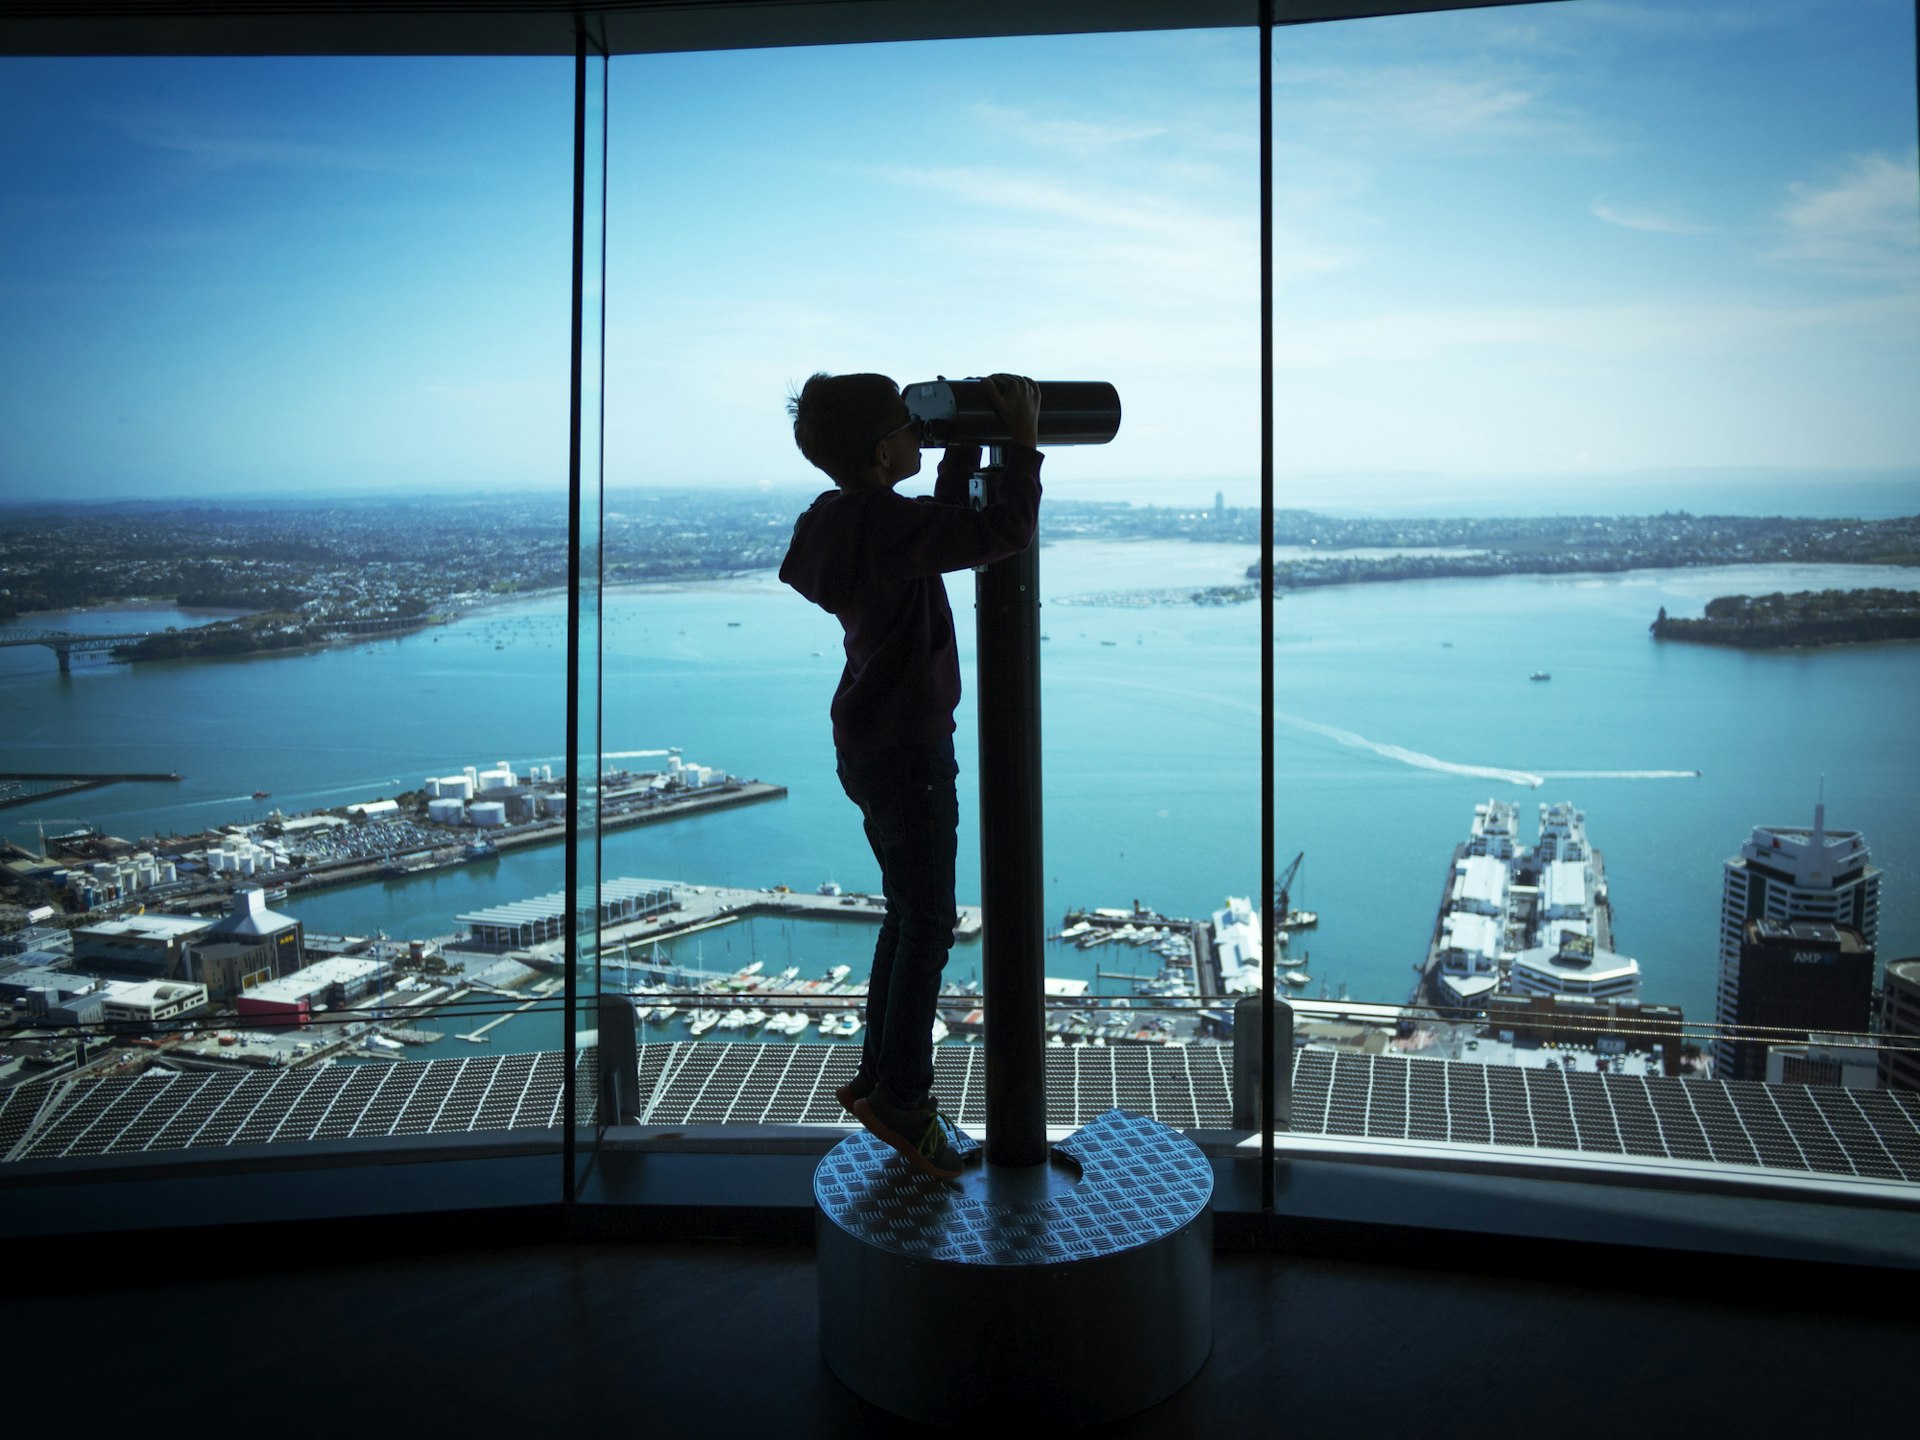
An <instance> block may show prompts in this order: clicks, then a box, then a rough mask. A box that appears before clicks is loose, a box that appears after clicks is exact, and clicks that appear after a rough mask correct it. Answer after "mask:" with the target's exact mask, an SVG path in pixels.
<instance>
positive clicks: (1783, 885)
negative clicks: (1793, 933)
mask: <svg viewBox="0 0 1920 1440" xmlns="http://www.w3.org/2000/svg"><path fill="white" fill-rule="evenodd" d="M1871 859H1872V852H1871V851H1870V850H1868V848H1867V842H1866V839H1865V837H1863V836H1862V835H1861V834H1860V833H1859V832H1858V831H1857V830H1829V829H1827V807H1826V806H1825V805H1815V806H1814V808H1813V827H1812V828H1811V829H1798V828H1795V827H1791V826H1777V825H1767V826H1756V827H1754V831H1753V834H1752V835H1751V836H1749V837H1748V839H1747V842H1746V844H1744V845H1743V846H1741V847H1740V853H1739V854H1738V855H1735V856H1734V857H1733V858H1732V859H1730V860H1728V861H1727V863H1726V869H1725V874H1724V877H1723V880H1722V884H1721V892H1720V983H1719V989H1718V994H1717V997H1716V1006H1715V1009H1716V1014H1715V1019H1716V1020H1717V1021H1718V1022H1719V1025H1720V1028H1721V1033H1720V1036H1719V1038H1717V1039H1716V1040H1715V1041H1714V1044H1713V1073H1714V1074H1715V1075H1716V1076H1719V1077H1720V1078H1722V1079H1733V1078H1752V1079H1760V1078H1763V1075H1764V1057H1761V1065H1762V1070H1761V1072H1760V1073H1757V1074H1754V1075H1752V1076H1750V1077H1749V1076H1740V1077H1736V1076H1735V1062H1736V1056H1735V1042H1734V1041H1733V1040H1732V1039H1731V1038H1730V1037H1729V1034H1728V1027H1730V1026H1734V1025H1738V1024H1742V1023H1746V1024H1761V1023H1766V1022H1762V1021H1758V1020H1746V1021H1744V1022H1743V1021H1742V1019H1741V1018H1740V1017H1741V1012H1742V1009H1743V1007H1742V1003H1741V989H1742V976H1741V958H1740V957H1741V946H1742V944H1743V943H1744V940H1745V936H1746V929H1747V924H1748V922H1749V921H1753V920H1769V921H1772V922H1773V923H1774V924H1776V925H1790V924H1793V923H1794V922H1796V921H1807V922H1810V923H1813V924H1821V925H1833V926H1841V927H1844V928H1846V929H1848V930H1852V931H1854V932H1855V933H1856V934H1857V935H1858V936H1859V937H1860V940H1861V941H1862V942H1863V943H1864V945H1865V946H1866V948H1867V950H1868V952H1869V953H1871V951H1872V950H1873V947H1874V946H1875V944H1876V943H1878V939H1879V930H1880V871H1879V870H1878V869H1877V868H1876V867H1875V866H1873V865H1872V864H1870V863H1869V862H1870V860H1871ZM1871 971H1872V967H1871V961H1869V965H1868V974H1869V977H1871ZM1869 983H1871V982H1870V981H1869ZM1865 1022H1866V1014H1865V1011H1864V1009H1863V1010H1862V1012H1861V1015H1860V1017H1859V1023H1857V1024H1854V1023H1851V1022H1849V1024H1847V1025H1842V1024H1832V1023H1827V1022H1822V1021H1809V1022H1807V1023H1805V1024H1798V1025H1796V1026H1795V1028H1798V1029H1802V1030H1809V1029H1827V1030H1838V1029H1845V1028H1849V1027H1850V1028H1852V1029H1856V1030H1864V1029H1865V1028H1866V1023H1865ZM1750 1058H1751V1057H1750Z"/></svg>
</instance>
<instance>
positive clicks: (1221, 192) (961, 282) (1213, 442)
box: [0, 0, 1920, 513]
mask: <svg viewBox="0 0 1920 1440" xmlns="http://www.w3.org/2000/svg"><path fill="white" fill-rule="evenodd" d="M1912 27H1913V9H1912V7H1911V5H1910V4H1908V3H1906V0H1759V3H1752V4H1738V5H1736V4H1715V3H1708V0H1689V3H1684V4H1658V5H1656V4H1633V3H1612V0H1579V3H1573V4H1550V5H1535V6H1521V7H1512V8H1504V9H1495V10H1484V11H1467V12H1453V13H1448V14H1438V15H1427V16H1408V17H1400V18H1392V19H1378V20H1366V21H1355V22H1346V23H1340V24H1325V25H1311V26H1302V27H1297V28H1291V29H1286V30H1282V31H1281V32H1279V33H1278V35H1277V36H1276V40H1275V47H1274V51H1275V81H1276V100H1275V106H1276V113H1275V146H1276V152H1275V153H1276V171H1275V241H1274V272H1275V280H1276V290H1275V311H1276V346H1275V358H1276V379H1275V414H1276V424H1277V440H1276V461H1277V466H1278V469H1279V472H1280V475H1281V494H1280V503H1282V504H1287V503H1316V504H1329V503H1332V504H1336V505H1337V504H1339V503H1341V502H1342V501H1343V500H1344V501H1345V502H1347V503H1348V504H1349V507H1350V508H1352V507H1359V508H1365V505H1366V503H1367V502H1368V500H1369V499H1372V500H1375V501H1380V500H1381V499H1382V497H1386V498H1387V499H1391V498H1392V497H1397V496H1405V495H1416V494H1421V495H1426V496H1429V497H1431V496H1433V495H1436V494H1447V495H1459V496H1461V497H1463V498H1462V503H1463V504H1465V503H1470V501H1471V498H1472V497H1473V496H1474V495H1476V494H1490V493H1494V492H1503V493H1509V494H1511V493H1516V492H1518V491H1521V490H1528V489H1537V490H1539V491H1542V492H1551V493H1554V494H1577V495H1580V496H1582V497H1588V496H1591V497H1596V499H1595V503H1593V504H1592V505H1590V506H1587V507H1586V508H1592V509H1596V510H1604V509H1605V508H1607V500H1606V497H1607V496H1608V495H1610V494H1611V495H1613V496H1615V497H1616V498H1617V503H1618V504H1619V505H1620V506H1622V507H1626V506H1628V505H1629V501H1628V499H1627V497H1628V496H1629V495H1632V496H1634V497H1638V496H1640V495H1641V494H1643V493H1645V492H1647V491H1648V488H1649V477H1659V476H1668V475H1676V474H1678V475H1690V476H1695V477H1705V481H1706V482H1707V483H1713V482H1715V481H1716V480H1718V481H1723V482H1724V483H1726V484H1729V485H1734V484H1747V483H1751V482H1752V481H1753V479H1754V477H1755V476H1760V477H1762V478H1766V477H1772V478H1773V479H1774V480H1776V481H1783V482H1790V483H1791V484H1793V485H1796V486H1802V487H1811V488H1814V489H1816V490H1817V489H1818V488H1819V487H1821V486H1823V485H1832V486H1835V487H1838V486H1841V485H1843V484H1844V483H1846V482H1847V481H1849V480H1850V479H1857V478H1859V477H1861V476H1863V475H1867V476H1872V477H1877V479H1878V480H1879V481H1881V482H1882V483H1883V484H1886V485H1890V486H1892V487H1893V492H1894V493H1895V494H1896V495H1898V494H1900V493H1901V492H1902V490H1903V489H1908V490H1910V491H1911V494H1912V496H1913V503H1912V504H1911V505H1910V506H1907V507H1905V508H1906V509H1907V511H1908V513H1911V512H1912V511H1915V510H1920V407H1916V406H1915V405H1914V404H1913V403H1912V398H1911V397H1912V393H1913V391H1914V388H1915V377H1916V375H1917V374H1920V365H1917V364H1916V362H1917V361H1920V185H1917V183H1916V169H1917V167H1920V158H1917V155H1916V134H1915V111H1916V107H1915V97H1914V58H1913V31H1912ZM1257 61H1258V45H1257V37H1256V35H1255V34H1254V32H1252V31H1250V30H1235V31H1187V32H1176V33H1162V34H1150V35H1113V36H1080V37H1042V38H1026V39H1019V40H1000V41H968V42H941V43H924V44H905V45H889V46H847V47H831V48H823V49H814V50H770V51H745V52H730V53H719V54H702V55H680V56H628V57H620V58H617V59H616V60H615V61H614V62H613V63H612V65H611V67H610V70H609V73H608V77H607V95H606V103H607V112H606V113H607V121H608V135H609V143H608V147H607V156H606V165H607V177H608V180H607V185H608V203H607V255H606V260H607V283H606V290H605V296H604V300H605V312H606V331H605V339H606V350H605V368H604V387H603V390H602V393H603V394H604V403H605V415H604V421H605V455H604V464H605V474H606V478H607V481H608V483H609V484H610V485H616V486H620V485H629V484H643V485H644V484H663V485H665V484H671V485H684V484H688V483H701V484H713V485H729V486H754V485H758V486H762V487H772V486H782V487H784V486H791V485H805V484H809V483H813V482H814V481H815V480H816V479H817V478H818V477H816V476H815V475H814V474H813V472H811V471H810V470H809V469H808V467H807V466H806V465H805V462H804V461H803V460H802V459H801V458H800V457H799V456H798V454H797V452H795V450H794V449H793V446H792V439H791V433H790V430H789V428H788V422H787V420H786V417H785V412H784V405H783V401H784V398H785V396H786V394H787V392H788V391H789V389H790V388H791V387H793V386H794V385H796V384H797V383H799V382H800V381H802V380H804V379H805V377H806V376H807V375H808V374H810V373H812V372H813V371H815V370H827V371H834V372H838V371H845V370H880V371H883V372H885V373H888V374H891V375H893V376H894V377H895V378H896V379H898V380H900V381H902V382H906V381H911V380H915V379H926V378H931V377H932V376H934V375H954V376H958V375H966V374H975V373H980V372H982V371H986V370H997V369H1008V370H1018V371H1023V372H1025V373H1028V374H1031V375H1034V376H1036V377H1037V378H1039V379H1041V380H1042V381H1043V382H1044V381H1045V380H1046V379H1047V378H1048V377H1050V376H1051V377H1054V378H1063V379H1064V378H1104V379H1109V380H1112V381H1114V382H1115V383H1116V384H1117V385H1118V386H1119V388H1120V391H1121V395H1122V397H1123V405H1124V409H1125V419H1124V421H1123V424H1122V428H1121V432H1120V435H1119V437H1118V438H1117V439H1116V441H1115V442H1114V443H1113V444H1112V445H1111V446H1107V447H1100V448H1087V449H1081V450H1072V451H1062V452H1059V453H1057V454H1055V455H1054V456H1052V457H1050V460H1049V466H1048V481H1049V487H1050V493H1053V494H1056V495H1069V496H1074V497H1079V498H1100V497H1102V496H1115V497H1118V498H1126V499H1133V500H1146V499H1157V500H1160V501H1162V502H1163V503H1178V502H1180V501H1182V500H1183V499H1205V500H1209V501H1210V500H1211V497H1212V494H1213V492H1214V491H1215V489H1224V490H1226V491H1227V492H1228V494H1229V498H1230V499H1232V500H1234V501H1236V502H1243V503H1244V502H1250V501H1251V500H1252V498H1253V495H1254V487H1255V485H1256V483H1257V476H1258V469H1259V449H1258V446H1259V399H1260V396H1259V313H1258V301H1259V290H1258V282H1259V211H1258V205H1259V192H1258V135H1257V117H1258V108H1257V107H1258V88H1257V80H1258V76H1257V70H1256V66H1257ZM571 69H572V67H571V62H569V61H566V60H552V59H526V58H523V59H458V60H453V59H448V60H414V59H406V60H401V59H380V60H367V59H302V60H208V59H170V60H157V61H135V60H88V61H73V60H67V61H50V60H22V59H10V60H0V135H4V136H5V137H6V138H5V139H4V140H3V141H0V501H6V500H43V499H48V498H59V497H70V498H121V497H136V496H137V497H156V496H169V495H174V496H181V497H197V496H219V495H238V494H267V495H272V494H287V493H301V494H322V493H334V492H338V493H365V492H367V491H374V490H378V491H387V492H392V491H403V492H407V493H427V494H430V493H442V492H444V493H455V492H465V491H473V490H528V489H534V490H539V489H547V488H554V489H558V488H560V487H563V486H564V484H565V478H566V459H567V457H566V414H567V378H568V364H567V360H568V306H567V298H568V279H569V268H568V264H569V257H568V246H569V223H570V208H569V185H570V140H571V128H570V127H571V99H572V97H571ZM594 298H595V300H596V301H598V300H599V298H600V297H599V296H598V295H597V294H596V296H595V297H594ZM1654 488H1655V489H1657V488H1658V487H1657V486H1655V487H1654ZM1633 508H1644V507H1641V506H1639V504H1638V500H1637V498H1636V500H1635V501H1634V502H1633ZM1815 508H1818V507H1817V506H1816V507H1815Z"/></svg>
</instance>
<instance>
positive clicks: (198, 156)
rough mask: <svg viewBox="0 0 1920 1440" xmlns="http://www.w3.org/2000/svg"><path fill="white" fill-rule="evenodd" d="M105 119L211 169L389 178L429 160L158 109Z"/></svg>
mask: <svg viewBox="0 0 1920 1440" xmlns="http://www.w3.org/2000/svg"><path fill="white" fill-rule="evenodd" d="M101 118H102V121H103V123H105V124H106V125H108V126H109V127H110V128H112V129H114V130H116V131H118V132H119V133H120V134H121V135H123V136H125V137H126V138H127V139H128V140H130V141H132V142H133V143H135V144H136V145H143V146H146V147H147V148H149V149H154V150H164V151H167V152H169V153H171V154H175V155H180V156H184V157H185V158H187V159H189V160H191V161H193V162H195V163H196V164H198V165H199V166H201V167H202V168H204V169H207V170H225V169H231V168H234V167H238V166H245V165H272V166H280V167H289V168H295V169H303V170H357V171H370V172H376V173H383V174H410V173H426V172H427V171H429V170H430V169H431V168H432V167H431V165H430V164H429V163H428V162H426V161H425V160H419V161H408V160H404V159H402V158H400V157H398V156H396V155H393V154H392V153H390V152H387V151H382V150H375V149H367V148H358V147H355V146H352V145H343V144H339V143H337V142H331V141H325V140H319V139H311V138H306V137H302V136H298V135H295V134H292V133H287V132H285V131H282V132H281V133H274V130H273V128H272V127H268V126H250V125H248V124H247V123H245V122H241V121H234V122H230V123H226V124H221V125H209V124H206V123H204V122H201V121H197V120H194V119H190V118H188V117H187V116H184V115H180V114H175V113H170V112H168V111H164V110H158V109H146V110H142V111H137V112H136V111H119V112H115V113H112V114H108V115H105V116H102V117H101Z"/></svg>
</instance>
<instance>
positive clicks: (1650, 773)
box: [1273, 713, 1700, 790]
mask: <svg viewBox="0 0 1920 1440" xmlns="http://www.w3.org/2000/svg"><path fill="white" fill-rule="evenodd" d="M1273 718H1274V719H1276V720H1278V721H1280V722H1281V723H1282V724H1284V725H1291V726H1293V727H1294V729H1296V730H1305V731H1307V732H1308V733H1309V734H1313V735H1323V736H1325V737H1326V738H1327V739H1329V740H1332V741H1334V742H1335V743H1337V744H1340V745H1345V746H1347V747H1349V748H1350V749H1354V750H1365V751H1366V752H1367V753H1368V754H1371V755H1378V756H1380V757H1381V758H1382V759H1385V760H1397V761H1399V762H1400V763H1401V764H1402V765H1411V766H1413V767H1414V768H1415V769H1418V770H1437V771H1439V772H1440V773H1441V774H1443V775H1471V776H1474V777H1476V778H1478V779H1482V780H1501V781H1504V782H1506V783H1507V784H1509V785H1521V786H1524V787H1526V788H1527V789H1529V790H1538V789H1539V788H1540V787H1541V786H1542V785H1544V784H1546V783H1547V781H1549V780H1698V779H1699V778H1700V772H1699V771H1698V770H1542V771H1539V772H1538V773H1535V772H1534V771H1532V770H1509V769H1507V768H1506V767H1504V766H1500V765H1466V764H1462V763H1461V762H1459V761H1456V760H1442V759H1441V758H1440V757H1439V756H1437V755H1426V754H1422V753H1421V752H1420V751H1418V750H1409V749H1407V747H1406V746H1404V745H1387V744H1383V743H1381V742H1380V741H1378V740H1369V739H1367V737H1366V736H1364V735H1356V734H1354V733H1353V731H1351V730H1342V729H1339V728H1338V727H1336V726H1333V725H1322V724H1321V723H1320V722H1319V721H1317V720H1302V719H1301V718H1300V717H1299V716H1297V715H1281V714H1278V713H1276V714H1275V715H1274V717H1273Z"/></svg>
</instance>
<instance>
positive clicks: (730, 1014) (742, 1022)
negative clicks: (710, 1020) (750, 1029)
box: [720, 1006, 766, 1030]
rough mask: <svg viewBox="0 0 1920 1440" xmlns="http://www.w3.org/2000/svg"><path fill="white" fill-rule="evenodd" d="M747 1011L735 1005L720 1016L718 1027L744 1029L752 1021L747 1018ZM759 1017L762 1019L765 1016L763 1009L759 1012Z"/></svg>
mask: <svg viewBox="0 0 1920 1440" xmlns="http://www.w3.org/2000/svg"><path fill="white" fill-rule="evenodd" d="M747 1013H748V1012H747V1011H745V1010H742V1009H740V1008H739V1007H738V1006H735V1007H734V1008H733V1009H731V1010H729V1011H727V1013H726V1014H724V1015H722V1016H721V1017H720V1028H721V1029H722V1030H744V1029H746V1028H747V1026H748V1025H750V1024H752V1023H753V1022H752V1021H751V1020H749V1019H748V1018H747ZM761 1018H762V1019H765V1018H766V1014H765V1012H764V1011H763V1012H761Z"/></svg>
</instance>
